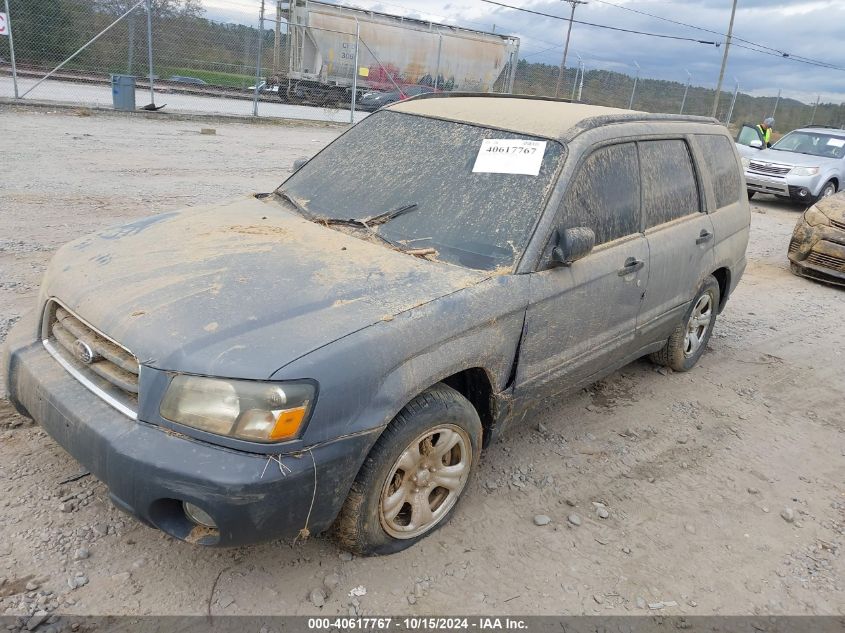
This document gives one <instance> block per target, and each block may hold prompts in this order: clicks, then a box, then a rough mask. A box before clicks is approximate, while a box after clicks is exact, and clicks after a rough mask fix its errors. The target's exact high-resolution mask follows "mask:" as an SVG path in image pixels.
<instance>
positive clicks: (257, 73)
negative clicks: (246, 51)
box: [252, 0, 264, 116]
mask: <svg viewBox="0 0 845 633" xmlns="http://www.w3.org/2000/svg"><path fill="white" fill-rule="evenodd" d="M257 48H258V52H257V53H256V56H255V89H254V91H253V93H252V116H258V84H259V82H260V81H261V60H262V57H263V53H264V0H261V12H260V13H259V14H258V46H257Z"/></svg>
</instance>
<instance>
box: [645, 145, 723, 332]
mask: <svg viewBox="0 0 845 633" xmlns="http://www.w3.org/2000/svg"><path fill="white" fill-rule="evenodd" d="M638 147H639V156H640V174H641V182H642V188H643V193H642V205H643V210H642V216H643V229H644V231H645V237H646V239H647V240H648V248H649V258H650V259H649V276H648V288H647V290H646V293H645V296H644V297H643V305H642V309H641V310H640V315H639V319H638V325H637V333H638V339H639V342H640V343H641V344H642V345H647V344H648V343H651V342H654V341H659V340H663V339H666V338H669V336H670V335H671V333H672V330H673V329H674V328H675V326H676V325H677V324H678V323H679V322H680V320H681V318H682V317H683V316H684V314H685V312H686V310H687V308H688V306H689V302H690V301H691V300H692V297H693V295H694V294H695V292H696V290H697V289H698V286H699V284H700V283H701V280H702V278H703V277H704V276H705V275H707V274H709V273H710V272H711V271H712V270H713V244H714V241H715V233H714V230H713V224H712V222H711V221H710V217H709V216H708V215H707V213H706V212H705V211H706V208H705V205H704V198H703V195H702V193H701V192H702V189H701V185H700V179H699V177H698V174H697V172H696V170H695V168H694V166H693V161H692V155H691V153H690V149H689V146H688V145H687V142H686V141H685V140H684V139H662V140H649V141H641V142H639V143H638Z"/></svg>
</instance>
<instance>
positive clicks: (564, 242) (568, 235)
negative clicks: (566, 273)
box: [552, 226, 596, 266]
mask: <svg viewBox="0 0 845 633" xmlns="http://www.w3.org/2000/svg"><path fill="white" fill-rule="evenodd" d="M595 245H596V234H595V233H594V232H593V229H591V228H589V227H586V226H579V227H576V228H574V229H564V230H562V231H561V230H558V232H557V246H555V247H554V249H553V250H552V261H553V262H554V263H556V264H558V265H560V266H569V265H570V264H571V263H572V262H574V261H578V260H579V259H581V258H582V257H586V256H587V255H589V254H590V251H592V250H593V247H594V246H595Z"/></svg>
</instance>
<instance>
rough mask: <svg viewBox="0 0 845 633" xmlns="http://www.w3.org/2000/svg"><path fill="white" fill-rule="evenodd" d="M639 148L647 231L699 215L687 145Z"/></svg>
mask: <svg viewBox="0 0 845 633" xmlns="http://www.w3.org/2000/svg"><path fill="white" fill-rule="evenodd" d="M639 146H640V168H641V170H642V185H643V216H644V217H645V224H646V228H651V227H653V226H657V225H658V224H663V223H664V222H671V221H672V220H674V219H676V218H682V217H684V216H685V215H690V214H693V213H698V211H699V209H700V201H699V197H698V183H697V182H696V180H695V172H694V171H693V168H692V160H691V159H690V153H689V149H688V148H687V144H686V143H685V142H684V141H682V140H668V141H644V142H642V143H640V144H639Z"/></svg>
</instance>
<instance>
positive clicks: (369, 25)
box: [268, 0, 519, 103]
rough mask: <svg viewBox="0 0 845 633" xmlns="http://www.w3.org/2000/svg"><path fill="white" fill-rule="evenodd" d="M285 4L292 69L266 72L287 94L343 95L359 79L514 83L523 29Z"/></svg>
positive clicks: (366, 82)
mask: <svg viewBox="0 0 845 633" xmlns="http://www.w3.org/2000/svg"><path fill="white" fill-rule="evenodd" d="M287 8H288V12H287V21H288V29H287V30H288V33H287V38H286V44H285V48H286V49H287V60H286V61H287V69H286V70H284V71H282V72H280V73H279V74H278V75H276V76H274V77H271V78H269V79H268V85H274V84H275V85H278V86H279V94H280V96H281V97H282V98H283V99H288V100H299V101H309V102H312V103H325V102H328V101H337V102H343V101H348V99H349V96H350V91H351V90H352V88H353V87H354V88H356V90H357V91H358V93H359V94H360V93H361V92H364V91H367V90H396V89H397V88H400V89H401V87H402V86H405V85H412V84H416V85H426V86H431V87H432V88H434V89H436V90H470V91H480V92H490V91H492V90H493V89H494V86H498V87H499V88H500V89H502V90H503V91H509V90H510V88H511V86H512V84H513V74H514V72H515V69H516V60H517V55H518V52H519V38H517V37H514V36H510V35H499V34H497V33H487V32H484V31H476V30H472V29H466V28H461V27H456V26H450V25H447V24H438V23H436V22H427V21H424V20H418V19H412V18H405V17H401V16H396V15H389V14H387V13H379V12H377V11H367V10H364V9H358V8H350V7H343V6H338V5H334V4H328V3H326V2H317V1H313V0H291V1H290V3H289V4H288V7H287ZM356 60H357V63H356ZM497 82H498V83H497Z"/></svg>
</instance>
